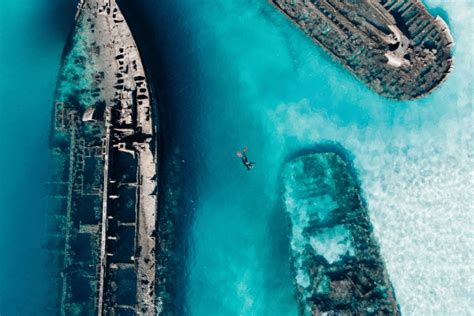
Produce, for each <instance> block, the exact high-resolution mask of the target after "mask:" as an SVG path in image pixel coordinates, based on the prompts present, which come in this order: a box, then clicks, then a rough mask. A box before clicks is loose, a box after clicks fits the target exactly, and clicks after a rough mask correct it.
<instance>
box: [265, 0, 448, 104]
mask: <svg viewBox="0 0 474 316" xmlns="http://www.w3.org/2000/svg"><path fill="white" fill-rule="evenodd" d="M271 1H272V3H273V4H274V5H275V6H276V7H277V8H278V9H279V10H281V11H282V12H283V13H285V14H286V15H287V16H288V17H289V18H290V19H291V20H292V21H293V22H294V23H295V24H296V25H297V26H298V27H299V28H300V29H301V30H303V31H304V32H305V33H306V34H307V35H308V36H309V37H310V38H311V39H312V40H313V41H314V42H316V43H317V44H318V45H319V46H321V47H322V48H323V49H324V50H325V51H326V52H328V53H329V54H330V55H331V56H332V57H333V58H335V59H336V60H337V61H338V62H340V63H341V64H342V65H343V66H344V67H345V68H346V69H348V70H349V71H351V72H352V73H353V74H354V75H355V76H356V77H358V78H359V79H360V80H361V81H362V82H364V83H365V84H367V85H368V86H369V87H370V88H372V89H373V90H374V91H375V92H377V93H378V94H380V95H382V96H384V97H388V98H393V99H397V100H404V99H415V98H419V97H422V96H424V95H426V94H428V93H430V92H431V91H433V90H434V89H436V88H437V87H438V86H439V85H440V84H441V83H442V82H443V81H444V80H445V79H446V77H447V75H448V74H449V73H450V72H451V70H452V66H453V57H452V52H451V46H452V45H453V38H452V37H451V34H450V31H449V28H448V26H447V24H446V23H445V22H444V21H443V19H442V18H440V17H439V16H437V17H436V18H435V17H433V16H432V15H431V14H430V13H429V12H428V11H427V10H426V8H425V7H424V6H423V4H422V3H421V1H420V0H271Z"/></svg>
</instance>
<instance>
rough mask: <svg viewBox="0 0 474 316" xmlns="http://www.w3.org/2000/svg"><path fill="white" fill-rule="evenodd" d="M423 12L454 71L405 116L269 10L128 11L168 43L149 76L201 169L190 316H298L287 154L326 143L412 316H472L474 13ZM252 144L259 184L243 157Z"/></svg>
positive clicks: (456, 9) (187, 286) (460, 9)
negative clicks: (350, 169) (437, 27)
mask: <svg viewBox="0 0 474 316" xmlns="http://www.w3.org/2000/svg"><path fill="white" fill-rule="evenodd" d="M426 3H427V4H428V5H429V6H430V7H431V8H433V9H436V8H438V7H439V8H440V9H442V10H438V11H439V12H444V14H445V15H446V16H447V17H448V18H449V23H450V25H451V27H452V31H453V34H454V37H455V39H456V41H457V46H456V50H455V55H456V68H455V71H454V73H452V74H451V76H450V78H449V79H448V81H447V82H446V83H445V84H444V85H443V86H442V87H441V88H440V89H439V90H437V91H436V92H435V93H434V94H432V95H430V96H429V97H427V98H424V99H422V100H419V101H414V102H400V103H397V102H393V101H390V100H385V99H382V98H380V97H378V96H377V95H375V94H374V93H372V92H371V91H369V90H368V89H367V88H366V87H365V86H363V85H362V84H360V83H359V82H358V81H357V80H356V79H354V78H353V77H352V76H351V75H350V74H348V73H347V72H346V71H344V70H343V69H342V68H341V67H339V66H338V65H336V64H335V63H334V62H332V61H331V60H330V59H329V58H328V57H327V56H326V55H325V54H324V53H322V52H321V50H320V49H318V48H317V47H316V46H315V45H313V43H312V42H310V41H309V40H308V39H307V38H306V37H305V36H304V35H303V34H302V33H301V32H299V31H298V30H297V29H296V28H294V26H293V25H292V24H291V23H289V22H288V21H287V20H286V19H285V18H284V17H283V16H282V15H280V14H279V13H278V12H276V11H275V10H274V9H273V8H272V7H271V6H269V5H268V4H267V3H266V1H258V0H253V1H243V0H236V1H219V2H217V3H216V1H210V0H208V1H205V0H204V1H199V2H196V1H191V0H182V1H161V2H160V3H159V4H157V3H155V2H154V1H145V2H144V3H142V4H140V5H135V6H134V7H135V10H136V12H135V14H141V17H142V21H148V23H149V24H148V26H147V27H148V28H150V29H151V30H153V34H154V35H153V40H154V41H155V42H156V43H159V47H160V52H156V53H155V54H156V55H155V56H153V58H151V60H150V58H148V59H149V60H148V61H147V62H148V63H151V64H153V63H155V64H157V65H158V66H157V67H161V70H162V71H161V73H159V74H156V73H155V74H154V75H155V76H158V77H159V82H161V86H160V87H158V88H159V89H161V90H162V94H163V95H162V102H163V108H164V111H167V112H168V114H167V115H169V116H171V117H174V119H175V120H176V122H175V124H174V125H173V126H172V127H171V128H170V130H172V131H173V132H174V133H175V136H174V137H175V141H176V143H177V144H181V145H182V146H184V147H185V148H184V150H183V152H182V153H183V160H185V161H184V162H183V164H186V163H188V164H192V165H193V166H195V168H193V170H194V171H195V174H194V175H193V179H194V180H193V181H184V183H183V188H184V191H185V192H186V191H187V190H188V191H189V192H191V191H193V192H197V196H198V198H197V199H196V201H194V202H193V203H194V209H195V212H194V221H193V225H192V227H191V228H189V229H188V231H187V236H188V238H189V241H188V242H189V244H190V250H189V258H188V260H187V261H186V270H187V276H186V279H185V283H184V284H183V285H182V286H183V288H182V291H183V292H184V293H185V294H184V301H183V304H184V306H185V311H186V314H189V315H294V314H295V311H296V308H297V307H296V302H295V300H294V299H292V298H291V293H292V291H293V290H292V286H291V284H290V282H291V280H292V278H291V275H289V272H288V269H289V266H288V263H287V262H286V261H287V260H286V259H287V256H288V251H287V247H288V240H287V237H286V236H287V223H286V221H285V218H284V216H283V215H282V210H281V201H280V200H279V196H278V192H279V191H278V187H279V179H278V175H279V171H280V167H281V163H282V161H283V160H284V157H286V155H287V154H288V153H290V152H292V151H293V150H297V149H301V148H306V147H309V146H312V145H313V144H315V143H317V142H321V141H326V140H330V141H336V142H339V143H340V144H342V145H343V146H344V147H345V148H346V149H348V150H349V151H350V152H351V153H352V154H353V155H354V156H355V161H354V163H355V166H356V168H357V169H358V172H359V176H360V179H361V182H362V189H363V191H364V194H365V196H366V199H367V201H368V205H369V209H370V215H371V218H372V221H373V224H374V226H375V234H376V237H377V238H378V240H379V242H380V244H381V248H382V254H383V256H384V257H385V259H386V263H387V268H388V271H389V273H390V275H391V280H392V282H393V284H394V287H395V289H396V294H397V297H398V300H399V303H400V305H401V309H402V312H403V313H404V314H406V315H465V314H468V313H470V312H471V311H472V310H474V305H473V303H472V300H470V297H471V296H472V292H471V291H472V286H473V280H472V277H471V276H472V275H473V272H474V271H473V267H472V265H470V262H471V259H472V253H473V251H474V246H473V245H474V240H473V237H472V233H470V229H471V227H472V224H473V223H474V218H473V216H472V211H473V206H472V205H473V203H472V197H473V193H474V192H473V189H472V184H473V178H472V166H473V162H474V161H473V160H474V159H473V156H472V153H471V152H470V150H472V136H473V130H472V127H471V126H472V123H473V117H472V91H473V88H474V87H473V83H472V80H471V78H470V76H469V75H467V74H468V73H470V72H471V71H472V54H471V50H472V49H473V44H472V35H471V33H470V30H472V26H473V25H472V21H473V8H472V5H471V3H472V2H471V1H467V0H459V1H435V0H431V1H426ZM145 11H147V12H145ZM150 29H149V30H148V31H150ZM168 30H169V32H168ZM189 122H192V128H189V127H188V123H189ZM245 145H248V146H249V158H250V160H254V161H255V162H256V166H255V169H254V170H252V171H251V172H247V171H245V170H244V168H243V167H242V166H241V165H240V161H239V160H238V158H237V157H236V156H235V151H236V150H237V149H241V148H242V147H243V146H245ZM186 187H190V188H186Z"/></svg>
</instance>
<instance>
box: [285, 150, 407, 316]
mask: <svg viewBox="0 0 474 316" xmlns="http://www.w3.org/2000/svg"><path fill="white" fill-rule="evenodd" d="M341 153H342V154H341ZM282 180H283V191H284V196H283V202H284V207H285V210H286V213H287V216H288V218H289V221H290V227H291V233H290V246H291V253H292V262H293V269H294V276H295V284H296V288H297V298H298V301H299V303H300V311H301V314H303V315H326V314H325V313H330V314H329V315H333V314H331V313H334V315H348V316H349V315H400V311H399V307H398V304H397V302H396V298H395V293H394V290H393V288H392V285H391V283H390V280H389V277H388V273H387V271H386V269H385V266H384V263H383V260H382V258H381V255H380V251H379V246H378V244H377V242H376V241H375V238H374V235H373V228H372V225H371V223H370V219H369V215H368V212H367V209H366V206H365V203H364V201H363V200H362V198H361V196H360V188H359V184H358V181H357V178H356V176H355V174H354V171H353V169H352V166H351V165H350V163H349V159H347V158H346V155H345V153H344V152H343V151H341V150H340V149H339V148H334V149H331V148H329V147H327V148H324V147H322V150H317V151H313V152H312V153H304V154H302V155H299V156H298V157H296V158H293V159H291V160H289V161H288V162H287V163H286V164H285V166H284V169H283V174H282Z"/></svg>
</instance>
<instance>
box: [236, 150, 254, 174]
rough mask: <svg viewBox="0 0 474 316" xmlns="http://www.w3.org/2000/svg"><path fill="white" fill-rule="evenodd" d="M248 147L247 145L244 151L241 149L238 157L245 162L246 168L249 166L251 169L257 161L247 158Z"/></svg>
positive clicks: (248, 168)
mask: <svg viewBox="0 0 474 316" xmlns="http://www.w3.org/2000/svg"><path fill="white" fill-rule="evenodd" d="M247 149H248V147H245V148H244V150H243V153H241V152H240V151H237V157H239V158H240V159H242V163H243V164H244V166H245V168H247V170H250V169H252V168H253V166H254V165H255V163H253V162H250V161H249V159H248V158H247Z"/></svg>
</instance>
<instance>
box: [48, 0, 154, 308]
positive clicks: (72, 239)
mask: <svg viewBox="0 0 474 316" xmlns="http://www.w3.org/2000/svg"><path fill="white" fill-rule="evenodd" d="M55 98H56V105H55V109H54V114H55V115H54V126H53V127H54V128H53V131H52V138H51V139H52V148H53V154H54V156H55V160H56V161H57V162H58V177H59V178H60V179H58V181H57V183H62V184H64V188H65V189H63V190H62V193H61V194H60V196H58V198H59V199H61V200H62V201H63V202H62V203H60V204H59V206H58V208H59V209H60V210H59V212H58V213H59V214H61V216H62V221H63V227H62V228H61V232H62V235H63V236H65V237H64V242H63V244H64V250H63V251H62V254H63V260H62V264H61V269H62V273H61V277H62V282H61V283H62V285H61V294H60V296H61V305H60V312H61V314H62V315H83V314H93V313H95V314H97V315H129V314H131V315H135V314H140V315H156V314H157V313H159V309H160V307H159V303H157V301H159V300H158V299H157V297H156V295H155V288H156V284H155V262H156V260H155V259H156V258H155V257H156V253H155V252H156V236H155V235H156V220H157V205H158V201H157V196H158V184H157V183H158V162H159V159H158V155H159V152H158V148H159V144H158V140H159V137H158V135H159V130H158V121H157V120H158V118H157V111H156V108H155V107H154V105H153V102H154V100H153V98H152V96H151V92H150V86H149V84H148V80H147V76H146V73H145V69H144V65H143V62H142V60H141V57H140V54H139V51H138V48H137V45H136V43H135V41H134V39H133V37H132V33H131V31H130V29H129V27H128V25H127V23H126V21H125V18H124V17H123V15H122V13H121V12H120V9H119V7H118V6H117V4H116V3H115V0H84V1H81V2H80V3H79V5H78V12H77V15H76V25H75V29H74V31H73V33H72V35H71V38H70V42H69V43H68V45H67V48H66V50H65V52H64V55H63V62H62V66H61V70H60V74H59V78H58V84H57V89H56V97H55ZM55 191H57V192H59V191H61V190H59V189H55Z"/></svg>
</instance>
